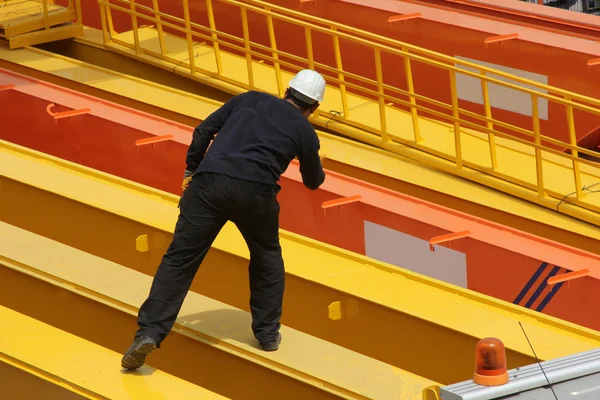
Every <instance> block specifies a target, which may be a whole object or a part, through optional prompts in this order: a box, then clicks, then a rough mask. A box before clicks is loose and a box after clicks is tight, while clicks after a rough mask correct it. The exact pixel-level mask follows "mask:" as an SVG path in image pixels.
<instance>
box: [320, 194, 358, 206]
mask: <svg viewBox="0 0 600 400" xmlns="http://www.w3.org/2000/svg"><path fill="white" fill-rule="evenodd" d="M360 199H361V197H360V195H358V194H357V195H356V196H348V197H342V198H341V199H335V200H329V201H325V202H323V204H322V205H321V207H322V208H323V209H327V208H331V207H335V206H343V205H344V204H350V203H354V202H357V201H358V200H360Z"/></svg>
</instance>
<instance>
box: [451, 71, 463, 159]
mask: <svg viewBox="0 0 600 400" xmlns="http://www.w3.org/2000/svg"><path fill="white" fill-rule="evenodd" d="M450 97H451V98H452V117H453V119H454V150H455V152H456V166H457V167H459V168H462V148H461V137H460V120H459V117H460V114H459V111H458V94H457V93H456V72H454V71H453V70H450Z"/></svg>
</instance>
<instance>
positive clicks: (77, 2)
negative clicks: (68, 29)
mask: <svg viewBox="0 0 600 400" xmlns="http://www.w3.org/2000/svg"><path fill="white" fill-rule="evenodd" d="M69 5H71V2H70V1H69ZM75 12H76V15H77V24H79V25H83V16H82V13H81V0H75Z"/></svg>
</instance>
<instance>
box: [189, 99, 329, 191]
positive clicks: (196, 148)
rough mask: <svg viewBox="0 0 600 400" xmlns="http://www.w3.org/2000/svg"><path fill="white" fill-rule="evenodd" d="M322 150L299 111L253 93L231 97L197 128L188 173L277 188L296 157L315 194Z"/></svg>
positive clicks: (320, 180) (321, 178) (320, 179)
mask: <svg viewBox="0 0 600 400" xmlns="http://www.w3.org/2000/svg"><path fill="white" fill-rule="evenodd" d="M217 133H218V134H217ZM215 135H216V137H215ZM211 141H212V144H211ZM209 145H210V148H209V149H208V151H206V150H207V148H208V147H209ZM319 148H320V143H319V138H318V136H317V134H316V132H315V130H314V128H313V127H312V125H311V124H310V123H309V122H308V120H307V119H306V117H304V116H303V115H302V113H301V111H300V110H298V109H297V108H296V107H294V106H293V105H292V104H290V103H289V102H287V101H285V100H283V99H280V98H278V97H275V96H272V95H269V94H266V93H261V92H255V91H250V92H246V93H244V94H241V95H238V96H235V97H233V98H232V99H231V100H229V101H228V102H227V103H225V104H224V105H223V106H222V107H221V108H219V109H218V110H217V111H215V112H214V113H212V114H211V115H210V116H209V117H208V118H206V119H205V120H204V121H203V122H202V123H201V124H200V125H198V126H197V127H196V129H195V130H194V134H193V138H192V143H191V145H190V147H189V150H188V153H187V157H186V163H187V170H188V171H193V172H213V173H220V174H224V175H228V176H231V177H234V178H239V179H244V180H248V181H252V182H260V183H266V184H272V185H277V182H278V181H279V178H280V176H281V174H283V173H284V172H285V170H286V169H287V167H288V165H289V163H290V161H292V160H293V159H294V158H295V157H298V160H299V161H300V173H301V174H302V180H303V182H304V185H305V186H306V187H307V188H309V189H312V190H315V189H317V188H318V187H319V186H320V185H321V184H322V183H323V181H324V180H325V173H324V172H323V167H322V165H321V159H320V157H319Z"/></svg>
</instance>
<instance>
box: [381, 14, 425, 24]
mask: <svg viewBox="0 0 600 400" xmlns="http://www.w3.org/2000/svg"><path fill="white" fill-rule="evenodd" d="M421 16H422V15H421V13H412V14H404V15H394V16H392V17H389V18H388V21H387V22H388V23H390V24H391V23H392V22H398V21H406V20H409V19H415V18H420V17H421Z"/></svg>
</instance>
